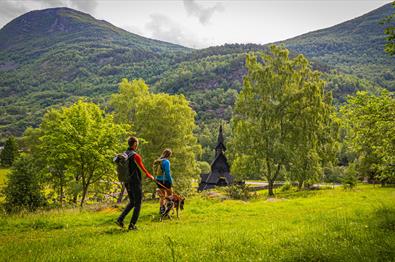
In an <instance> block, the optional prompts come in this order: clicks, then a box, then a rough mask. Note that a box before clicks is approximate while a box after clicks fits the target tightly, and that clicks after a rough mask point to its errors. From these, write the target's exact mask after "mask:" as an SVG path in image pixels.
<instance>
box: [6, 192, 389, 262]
mask: <svg viewBox="0 0 395 262" xmlns="http://www.w3.org/2000/svg"><path fill="white" fill-rule="evenodd" d="M185 207H186V209H185V210H184V211H183V212H182V213H181V216H180V219H179V220H177V219H174V220H172V221H169V220H166V221H163V222H158V219H157V218H158V217H157V212H158V203H156V202H155V203H154V202H145V203H144V204H143V209H142V213H141V216H140V220H139V222H138V227H139V231H137V232H124V231H122V230H120V229H119V228H117V227H116V226H115V225H114V223H113V221H114V220H115V219H116V218H117V216H118V214H119V213H120V211H119V210H118V209H116V208H106V209H102V210H100V211H89V210H82V211H80V210H77V209H73V210H70V209H68V210H53V211H49V212H42V213H35V214H20V215H13V216H8V217H7V216H3V217H1V219H0V261H30V260H38V261H41V260H44V261H48V260H50V261H54V260H78V261H85V260H88V261H92V260H96V261H105V260H110V261H121V260H122V261H394V258H395V189H394V188H380V187H377V188H373V187H372V186H359V187H358V188H357V189H355V190H352V191H345V190H343V189H341V188H336V189H333V190H321V191H311V192H301V193H299V194H298V193H292V195H287V194H285V193H283V194H282V195H281V196H279V198H277V199H269V200H266V199H264V198H261V199H256V200H252V201H250V202H242V201H234V200H226V201H222V202H221V201H219V200H215V199H204V198H202V197H200V196H195V197H192V198H190V199H188V200H187V202H186V206H185ZM128 219H129V217H128Z"/></svg>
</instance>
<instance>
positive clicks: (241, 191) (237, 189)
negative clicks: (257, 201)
mask: <svg viewBox="0 0 395 262" xmlns="http://www.w3.org/2000/svg"><path fill="white" fill-rule="evenodd" d="M225 192H226V194H227V195H228V196H229V197H230V198H232V199H239V200H244V201H246V200H249V199H251V197H252V193H251V192H250V190H249V187H248V186H247V185H246V184H245V183H241V184H233V185H230V186H228V187H226V188H225Z"/></svg>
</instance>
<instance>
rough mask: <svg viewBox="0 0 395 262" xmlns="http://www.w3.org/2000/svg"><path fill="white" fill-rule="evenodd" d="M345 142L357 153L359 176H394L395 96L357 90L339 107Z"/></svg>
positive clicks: (385, 179) (387, 178) (390, 178)
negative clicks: (344, 131) (344, 129)
mask: <svg viewBox="0 0 395 262" xmlns="http://www.w3.org/2000/svg"><path fill="white" fill-rule="evenodd" d="M341 112H342V114H343V124H344V127H345V128H346V129H347V131H348V132H347V136H346V142H347V144H348V146H349V148H350V149H351V150H352V151H354V152H356V154H357V156H358V160H357V169H358V171H359V172H360V173H361V175H363V176H368V177H370V178H376V179H379V180H380V181H382V182H383V183H385V182H390V183H391V182H393V181H394V180H395V166H394V163H395V143H394V141H395V129H394V122H395V114H394V112H395V99H394V98H393V95H392V94H391V93H389V92H387V91H383V92H382V93H381V94H380V95H379V96H375V95H372V94H369V93H367V92H357V94H356V95H355V96H353V97H349V99H348V103H347V104H346V105H344V106H343V107H342V108H341Z"/></svg>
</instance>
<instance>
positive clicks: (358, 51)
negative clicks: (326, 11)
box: [279, 4, 395, 91]
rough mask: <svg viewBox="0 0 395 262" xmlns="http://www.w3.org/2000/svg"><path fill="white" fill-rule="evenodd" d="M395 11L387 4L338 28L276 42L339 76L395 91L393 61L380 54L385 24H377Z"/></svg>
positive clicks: (337, 26)
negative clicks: (332, 70) (340, 74)
mask: <svg viewBox="0 0 395 262" xmlns="http://www.w3.org/2000/svg"><path fill="white" fill-rule="evenodd" d="M394 12H395V9H394V8H392V6H391V4H387V5H384V6H382V7H380V8H378V9H376V10H373V11H371V12H369V13H367V14H365V15H363V16H360V17H357V18H355V19H352V20H349V21H346V22H344V23H341V24H339V25H336V26H333V27H330V28H326V29H322V30H318V31H314V32H311V33H307V34H304V35H300V36H297V37H295V38H292V39H289V40H286V41H283V42H279V43H282V44H284V45H285V46H286V47H287V48H289V49H291V50H293V51H294V52H296V53H302V54H304V55H306V56H307V57H309V58H310V59H312V60H316V61H319V62H320V63H322V64H325V65H328V66H329V67H332V68H336V69H338V70H339V71H340V72H342V73H345V74H352V75H354V76H357V77H358V78H365V79H368V80H371V81H372V82H374V83H377V84H379V85H381V86H383V87H386V88H388V89H391V90H392V91H395V59H394V57H390V56H389V55H387V54H385V53H384V52H383V50H384V45H385V35H384V33H383V32H384V28H385V27H386V25H382V24H380V21H382V20H383V19H384V18H385V17H387V16H390V15H391V14H392V13H394Z"/></svg>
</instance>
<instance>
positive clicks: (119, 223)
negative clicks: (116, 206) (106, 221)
mask: <svg viewBox="0 0 395 262" xmlns="http://www.w3.org/2000/svg"><path fill="white" fill-rule="evenodd" d="M115 224H117V225H118V226H119V227H120V228H123V227H124V224H123V221H122V220H119V219H117V221H115Z"/></svg>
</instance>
